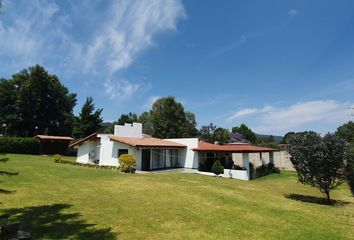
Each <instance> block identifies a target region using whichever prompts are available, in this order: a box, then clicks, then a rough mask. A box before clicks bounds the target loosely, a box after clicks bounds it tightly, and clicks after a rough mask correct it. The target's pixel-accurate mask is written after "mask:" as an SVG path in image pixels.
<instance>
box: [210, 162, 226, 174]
mask: <svg viewBox="0 0 354 240" xmlns="http://www.w3.org/2000/svg"><path fill="white" fill-rule="evenodd" d="M211 171H212V172H213V173H214V174H215V175H216V176H219V175H220V174H223V173H224V167H223V166H222V165H221V163H220V161H219V160H216V161H215V163H214V165H213V167H212V168H211Z"/></svg>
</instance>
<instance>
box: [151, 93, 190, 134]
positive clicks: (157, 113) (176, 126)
mask: <svg viewBox="0 0 354 240" xmlns="http://www.w3.org/2000/svg"><path fill="white" fill-rule="evenodd" d="M187 115H188V117H187ZM150 120H151V123H152V126H153V136H154V137H158V138H178V137H190V136H192V135H193V134H194V132H195V130H194V129H193V127H192V125H193V124H194V123H195V117H194V116H192V115H191V114H190V113H187V114H186V112H185V111H184V107H183V105H182V104H181V103H180V102H177V101H176V99H175V98H174V97H165V98H160V99H158V100H157V101H155V103H154V104H153V105H152V108H151V111H150Z"/></svg>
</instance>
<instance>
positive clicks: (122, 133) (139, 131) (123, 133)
mask: <svg viewBox="0 0 354 240" xmlns="http://www.w3.org/2000/svg"><path fill="white" fill-rule="evenodd" d="M114 136H117V137H137V138H142V137H143V125H142V124H141V123H133V124H130V123H126V124H124V126H122V125H115V126H114Z"/></svg>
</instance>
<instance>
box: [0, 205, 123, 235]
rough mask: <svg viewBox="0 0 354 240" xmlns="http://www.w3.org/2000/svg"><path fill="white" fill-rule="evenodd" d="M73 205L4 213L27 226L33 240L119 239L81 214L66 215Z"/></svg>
mask: <svg viewBox="0 0 354 240" xmlns="http://www.w3.org/2000/svg"><path fill="white" fill-rule="evenodd" d="M70 207H71V205H69V204H52V205H43V206H34V207H25V208H12V209H6V210H4V211H3V213H4V214H8V215H9V216H10V218H9V221H10V222H14V223H20V224H23V225H25V226H26V228H28V230H29V231H30V232H31V233H32V238H33V239H43V238H45V239H68V238H70V239H71V238H73V239H82V240H83V239H107V240H110V239H117V238H118V236H117V235H116V234H115V233H113V232H111V228H101V229H99V228H97V227H96V224H89V223H86V222H85V221H84V220H83V219H81V214H79V213H65V211H66V210H67V209H69V208H70Z"/></svg>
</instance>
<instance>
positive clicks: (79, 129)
mask: <svg viewBox="0 0 354 240" xmlns="http://www.w3.org/2000/svg"><path fill="white" fill-rule="evenodd" d="M101 113H102V109H101V108H99V109H96V110H95V104H94V103H93V98H92V97H88V98H86V101H85V103H84V105H83V106H82V108H81V112H80V114H79V116H78V117H76V118H75V127H74V133H73V135H74V136H75V137H76V138H82V137H86V136H88V135H90V134H92V133H94V132H97V131H98V130H99V129H101V127H102V126H101V124H102V122H103V120H102V117H101Z"/></svg>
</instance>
